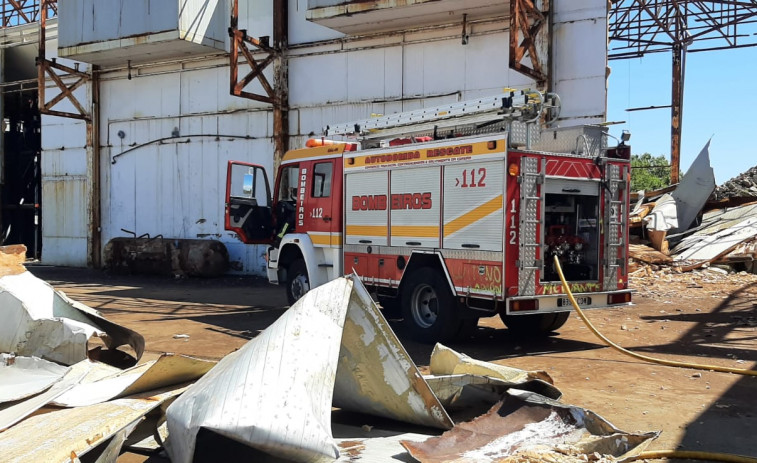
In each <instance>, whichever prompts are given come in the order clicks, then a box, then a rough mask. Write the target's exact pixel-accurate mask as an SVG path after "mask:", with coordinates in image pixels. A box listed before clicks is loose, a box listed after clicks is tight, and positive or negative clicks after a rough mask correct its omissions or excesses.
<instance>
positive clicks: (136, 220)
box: [42, 0, 607, 274]
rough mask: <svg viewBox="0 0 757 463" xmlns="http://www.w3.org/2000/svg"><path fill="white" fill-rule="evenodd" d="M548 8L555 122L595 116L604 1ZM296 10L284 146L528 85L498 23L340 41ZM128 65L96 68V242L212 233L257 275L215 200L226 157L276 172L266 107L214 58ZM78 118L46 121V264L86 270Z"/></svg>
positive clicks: (251, 250) (257, 257) (254, 21)
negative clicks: (558, 115) (557, 100)
mask: <svg viewBox="0 0 757 463" xmlns="http://www.w3.org/2000/svg"><path fill="white" fill-rule="evenodd" d="M555 3H556V8H557V9H556V12H555V20H556V24H555V26H554V34H555V38H556V39H555V41H554V42H555V43H554V68H555V69H554V87H555V90H556V91H557V92H559V93H560V95H561V97H562V99H563V105H564V106H563V117H564V118H566V120H565V121H564V124H565V125H571V124H576V123H588V122H601V121H602V120H604V114H605V100H606V97H605V95H606V90H605V89H606V87H605V68H606V39H607V32H606V17H605V9H606V3H605V1H604V0H580V1H576V2H559V1H558V2H555ZM306 8H307V1H306V0H291V2H290V16H291V18H290V45H291V46H292V48H291V50H290V51H289V89H290V94H289V101H290V106H291V111H290V132H291V135H292V138H291V141H290V145H291V146H292V147H298V146H302V144H303V142H304V139H306V138H307V135H308V134H309V133H310V132H315V133H319V132H320V130H321V128H322V127H323V126H324V125H326V124H329V123H334V122H343V121H346V120H351V119H358V118H364V117H367V116H368V115H370V114H371V113H384V114H386V113H392V112H396V111H401V110H410V109H416V108H418V107H421V106H423V105H435V104H441V103H444V102H450V101H457V100H462V99H467V98H473V97H476V96H481V95H487V94H492V93H496V92H499V91H501V89H502V88H503V87H508V86H514V87H524V86H529V85H532V84H533V82H531V81H530V80H529V79H528V78H527V77H525V76H523V75H521V74H518V73H516V72H514V71H510V70H509V69H508V64H507V63H508V56H507V55H508V51H507V50H508V41H509V36H508V30H507V26H508V24H507V22H506V21H504V20H502V18H499V19H498V20H492V21H488V22H479V23H474V24H473V25H472V26H471V28H470V30H469V34H470V39H469V41H468V44H467V45H462V44H461V41H460V29H459V27H446V28H445V27H439V28H432V29H424V30H419V31H403V32H400V33H392V34H383V35H381V36H372V37H367V38H354V37H352V38H346V37H343V36H342V34H340V33H338V32H335V31H331V30H329V29H325V28H323V27H320V26H318V25H315V24H312V23H309V22H307V21H305V19H304V15H305V9H306ZM271 15H272V12H271V6H270V2H263V1H252V2H241V4H240V28H247V29H248V32H249V33H250V34H251V35H254V36H260V35H270V34H271V25H270V20H271ZM253 26H254V27H253ZM48 49H51V50H54V49H55V48H54V47H51V46H48ZM127 73H128V71H127V70H126V69H119V70H114V71H111V72H106V73H104V74H103V75H102V83H101V100H102V104H101V114H102V117H101V142H102V145H103V148H102V153H101V156H102V211H103V214H102V238H103V240H102V242H103V244H105V243H107V241H108V240H110V239H111V238H114V237H117V236H126V233H125V232H123V231H122V230H121V229H126V230H130V231H133V232H135V233H137V234H138V235H141V234H144V233H149V234H150V235H151V236H155V235H158V234H160V235H163V236H164V237H165V238H215V239H220V240H221V241H223V242H224V243H225V244H226V246H227V247H228V248H229V252H230V255H231V259H232V261H233V266H234V268H235V269H236V270H238V271H242V272H248V273H257V274H263V270H264V261H263V254H264V247H262V246H247V245H243V244H241V243H240V242H239V241H238V240H237V239H236V237H235V236H233V234H231V233H229V232H226V231H224V230H223V202H224V198H223V196H224V192H225V175H226V173H225V166H226V162H227V161H228V160H231V159H235V160H241V161H248V162H255V163H259V164H262V165H264V166H265V167H266V168H267V169H268V171H269V175H270V176H271V177H273V172H271V169H272V166H273V162H272V152H273V143H272V133H271V130H272V117H271V113H270V112H269V111H268V110H267V109H266V107H265V106H264V105H262V104H259V103H255V102H251V101H247V100H243V99H240V98H236V97H232V96H230V95H229V93H228V86H229V84H228V79H229V69H228V65H227V60H226V59H225V58H223V57H217V58H205V59H201V60H196V59H195V60H192V61H187V62H184V63H173V64H163V65H160V66H149V65H148V66H142V67H134V68H132V70H131V73H132V78H131V80H129V79H127ZM271 81H272V79H271ZM82 91H84V92H85V95H84V100H87V95H86V91H85V90H83V89H80V90H79V91H78V92H82ZM83 127H84V125H83V124H82V123H79V122H75V121H71V120H65V119H60V118H54V117H48V116H45V117H44V118H43V149H44V153H43V156H42V159H43V165H42V170H43V205H44V207H43V211H44V213H43V217H42V223H43V254H42V258H43V261H44V262H46V263H50V264H59V265H86V261H87V259H86V243H87V217H88V213H87V210H88V198H89V195H88V193H87V179H86V150H85V149H84V145H85V141H86V138H85V133H84V128H83ZM245 137H249V138H245ZM114 157H115V163H112V160H113V159H114Z"/></svg>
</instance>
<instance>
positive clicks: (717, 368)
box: [555, 256, 757, 376]
mask: <svg viewBox="0 0 757 463" xmlns="http://www.w3.org/2000/svg"><path fill="white" fill-rule="evenodd" d="M555 267H556V268H557V274H558V275H559V276H560V281H561V282H562V285H563V289H564V290H565V294H566V295H567V296H568V299H570V303H571V304H573V308H574V309H575V310H576V313H577V314H578V316H579V317H581V320H583V322H584V323H585V324H586V326H587V327H588V328H589V330H591V332H592V333H594V335H596V336H597V337H598V338H599V339H601V340H602V341H604V342H605V344H607V345H608V346H610V347H612V348H613V349H615V350H617V351H619V352H621V353H623V354H626V355H629V356H631V357H634V358H637V359H639V360H644V361H645V362H650V363H657V364H659V365H666V366H669V367H678V368H690V369H693V370H705V371H717V372H720V373H733V374H736V375H744V376H757V370H746V369H742V368H729V367H721V366H718V365H701V364H698V363H685V362H676V361H674V360H664V359H658V358H654V357H649V356H647V355H643V354H637V353H635V352H631V351H630V350H627V349H624V348H623V347H620V346H619V345H617V344H615V343H614V342H612V341H610V340H609V339H607V338H606V337H605V335H603V334H602V333H600V332H599V331H597V329H596V328H594V325H592V324H591V322H590V321H589V319H588V318H586V315H585V314H584V312H583V310H581V307H579V306H578V302H576V298H575V297H573V293H572V292H571V290H570V287H569V285H568V282H567V281H565V275H563V272H562V267H561V266H560V261H559V260H558V259H557V256H555Z"/></svg>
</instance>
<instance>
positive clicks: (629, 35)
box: [608, 0, 757, 183]
mask: <svg viewBox="0 0 757 463" xmlns="http://www.w3.org/2000/svg"><path fill="white" fill-rule="evenodd" d="M608 17H609V47H608V58H609V59H628V58H639V57H642V56H644V55H646V54H648V53H660V52H668V51H670V52H671V54H672V73H673V76H672V77H673V79H672V89H671V90H672V91H671V104H670V108H671V141H670V165H671V172H670V178H671V182H672V183H677V182H678V177H679V171H680V151H681V123H682V116H683V114H682V108H683V81H684V74H685V72H686V67H685V55H686V53H695V52H702V51H713V50H724V49H730V48H744V47H753V46H757V35H755V32H757V26H756V25H755V23H757V0H742V1H735V0H710V1H703V0H702V1H698V0H611V4H610V5H609V10H608Z"/></svg>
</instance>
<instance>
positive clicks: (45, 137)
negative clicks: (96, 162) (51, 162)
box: [41, 116, 87, 162]
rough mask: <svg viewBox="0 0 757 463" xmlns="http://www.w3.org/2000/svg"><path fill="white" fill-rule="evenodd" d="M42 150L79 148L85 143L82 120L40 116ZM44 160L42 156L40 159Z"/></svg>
mask: <svg viewBox="0 0 757 463" xmlns="http://www.w3.org/2000/svg"><path fill="white" fill-rule="evenodd" d="M42 124H43V126H44V129H43V130H42V150H43V151H48V150H60V149H65V150H69V149H75V150H76V149H81V148H82V147H83V146H84V145H86V139H87V127H86V125H85V124H84V121H77V120H74V119H66V118H62V117H55V116H42ZM41 161H42V162H44V156H42V159H41Z"/></svg>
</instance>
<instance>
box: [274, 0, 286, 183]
mask: <svg viewBox="0 0 757 463" xmlns="http://www.w3.org/2000/svg"><path fill="white" fill-rule="evenodd" d="M288 5H289V2H288V1H287V0H274V2H273V12H274V13H273V46H274V48H275V49H276V51H277V53H276V58H275V60H274V65H273V82H274V95H275V102H274V104H273V166H274V171H277V170H278V168H279V164H281V160H282V159H283V157H284V154H285V153H286V152H287V150H288V149H289V64H288V60H287V58H286V50H287V48H288V46H289V13H288Z"/></svg>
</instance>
